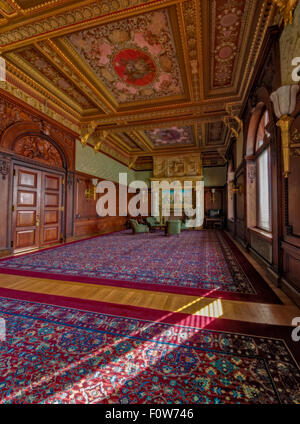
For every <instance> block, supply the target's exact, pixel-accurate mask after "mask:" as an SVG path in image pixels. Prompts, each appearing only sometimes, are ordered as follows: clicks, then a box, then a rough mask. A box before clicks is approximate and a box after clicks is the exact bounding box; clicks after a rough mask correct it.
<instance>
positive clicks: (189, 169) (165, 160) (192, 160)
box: [153, 154, 203, 178]
mask: <svg viewBox="0 0 300 424" xmlns="http://www.w3.org/2000/svg"><path fill="white" fill-rule="evenodd" d="M153 175H154V177H155V178H172V177H189V176H190V177H197V176H202V175H203V172H202V160H201V157H200V155H199V154H198V155H190V156H183V157H181V158H178V157H174V156H169V157H163V156H160V157H154V170H153Z"/></svg>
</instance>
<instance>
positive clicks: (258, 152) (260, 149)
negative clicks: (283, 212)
mask: <svg viewBox="0 0 300 424" xmlns="http://www.w3.org/2000/svg"><path fill="white" fill-rule="evenodd" d="M266 113H268V111H267V109H264V110H263V112H262V114H261V117H260V120H259V122H258V125H257V129H256V136H255V154H254V156H255V164H256V228H257V229H259V230H262V231H265V232H267V233H272V209H271V206H272V180H271V178H272V173H271V148H270V142H271V140H270V137H268V136H267V134H264V138H263V144H262V145H261V146H260V147H258V148H257V144H258V131H259V129H260V124H261V121H262V119H264V117H265V114H266ZM265 128H266V126H265ZM265 150H267V157H268V185H269V228H266V227H263V226H262V225H260V222H259V207H260V204H259V199H260V190H259V167H258V158H259V157H260V156H261V155H262V153H264V151H265Z"/></svg>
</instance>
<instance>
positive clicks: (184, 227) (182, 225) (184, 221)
mask: <svg viewBox="0 0 300 424" xmlns="http://www.w3.org/2000/svg"><path fill="white" fill-rule="evenodd" d="M180 222H181V230H186V229H187V226H186V220H185V219H183V220H182V221H180Z"/></svg>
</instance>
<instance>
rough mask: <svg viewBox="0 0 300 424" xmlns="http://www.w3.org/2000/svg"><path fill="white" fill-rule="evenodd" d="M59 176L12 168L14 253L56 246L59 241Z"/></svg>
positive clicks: (19, 167)
mask: <svg viewBox="0 0 300 424" xmlns="http://www.w3.org/2000/svg"><path fill="white" fill-rule="evenodd" d="M61 205H62V177H61V176H60V175H59V174H52V173H48V172H43V171H39V170H34V169H30V168H25V167H21V166H15V168H14V186H13V215H12V229H13V234H12V240H13V248H14V252H20V251H25V250H31V249H35V248H38V247H41V246H44V245H46V244H50V243H57V242H59V240H60V238H61Z"/></svg>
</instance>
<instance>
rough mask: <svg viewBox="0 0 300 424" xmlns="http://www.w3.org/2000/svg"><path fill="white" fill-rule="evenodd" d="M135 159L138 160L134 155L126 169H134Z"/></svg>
mask: <svg viewBox="0 0 300 424" xmlns="http://www.w3.org/2000/svg"><path fill="white" fill-rule="evenodd" d="M137 159H138V156H137V155H135V156H134V157H133V158H132V159H131V160H130V163H129V165H128V169H132V168H133V167H134V165H135V163H136V161H137Z"/></svg>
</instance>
